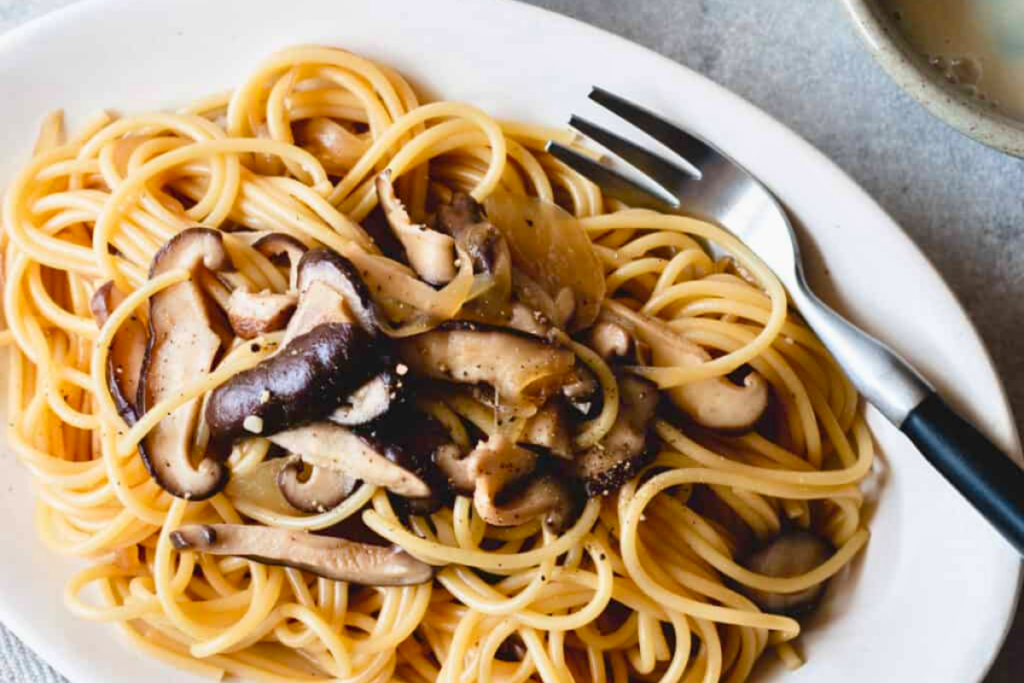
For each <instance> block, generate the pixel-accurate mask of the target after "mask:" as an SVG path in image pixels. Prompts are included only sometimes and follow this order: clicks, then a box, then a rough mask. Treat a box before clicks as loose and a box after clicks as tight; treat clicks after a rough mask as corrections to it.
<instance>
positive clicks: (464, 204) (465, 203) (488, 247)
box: [437, 192, 511, 273]
mask: <svg viewBox="0 0 1024 683" xmlns="http://www.w3.org/2000/svg"><path fill="white" fill-rule="evenodd" d="M437 222H438V224H439V226H440V227H441V229H442V230H444V231H445V232H447V233H448V234H450V235H451V236H452V237H454V238H455V241H456V242H457V243H458V244H459V245H460V246H461V247H462V248H463V249H465V250H466V253H468V254H469V256H470V258H472V259H473V270H475V271H476V272H478V273H493V272H495V271H496V270H498V269H499V268H501V267H503V265H502V264H503V262H506V263H505V266H507V267H509V268H510V267H511V257H510V256H509V253H508V245H506V244H505V240H504V238H503V237H502V235H501V232H500V231H499V230H498V229H497V228H496V227H494V226H493V225H492V224H491V223H490V222H489V221H488V220H487V218H486V216H484V209H483V206H481V205H480V203H479V202H477V201H476V200H475V199H473V197H471V196H470V195H468V194H465V193H463V192H457V193H455V195H454V196H453V197H452V201H451V203H450V204H444V205H442V206H440V207H438V211H437Z"/></svg>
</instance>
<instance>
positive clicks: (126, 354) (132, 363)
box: [89, 282, 149, 425]
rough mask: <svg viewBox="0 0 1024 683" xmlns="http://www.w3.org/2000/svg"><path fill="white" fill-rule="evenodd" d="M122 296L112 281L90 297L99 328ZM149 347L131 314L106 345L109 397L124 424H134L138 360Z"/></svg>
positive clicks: (138, 320) (145, 334) (142, 327)
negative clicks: (108, 346) (112, 400)
mask: <svg viewBox="0 0 1024 683" xmlns="http://www.w3.org/2000/svg"><path fill="white" fill-rule="evenodd" d="M122 301H124V295H123V294H121V292H120V291H119V290H118V289H117V288H116V287H114V283H113V282H106V283H104V284H103V285H101V286H100V288H99V289H97V290H96V292H95V293H94V294H93V295H92V299H91V300H90V301H89V308H90V309H91V310H92V315H93V317H94V318H95V319H96V324H97V325H99V326H100V327H103V326H104V325H105V324H106V323H107V318H109V317H110V314H111V313H113V312H114V309H115V308H117V307H118V306H119V305H120V304H121V302H122ZM148 344H149V332H148V331H147V330H146V324H145V322H143V320H142V318H141V317H140V315H139V313H138V312H135V313H132V314H131V315H130V316H128V319H127V320H125V321H124V323H122V324H121V327H120V328H118V330H117V333H116V334H114V338H113V340H112V341H111V344H110V354H109V356H108V357H107V384H108V385H110V395H111V397H112V398H113V399H114V405H115V406H116V407H117V412H118V414H119V415H120V416H121V417H122V418H124V421H125V422H127V423H128V424H130V425H131V424H135V421H136V420H137V419H138V411H137V408H136V406H135V399H136V397H137V396H138V394H139V380H140V379H141V377H142V361H143V360H144V359H145V356H146V347H147V345H148Z"/></svg>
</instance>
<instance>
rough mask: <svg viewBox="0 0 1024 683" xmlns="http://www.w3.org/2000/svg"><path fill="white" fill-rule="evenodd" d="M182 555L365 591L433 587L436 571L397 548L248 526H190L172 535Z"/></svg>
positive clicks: (172, 542) (172, 539)
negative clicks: (281, 570) (289, 571)
mask: <svg viewBox="0 0 1024 683" xmlns="http://www.w3.org/2000/svg"><path fill="white" fill-rule="evenodd" d="M170 541H171V544H172V545H173V546H174V547H175V548H177V549H178V550H191V551H195V552H202V553H207V554H210V555H234V556H237V557H244V558H246V559H249V560H253V561H254V562H260V563H263V564H274V565H282V566H285V567H294V568H295V569H301V570H303V571H308V572H310V573H312V574H316V575H317V576H322V577H324V578H327V579H333V580H335V581H347V582H349V583H357V584H362V585H365V586H411V585H415V584H420V583H426V582H428V581H430V580H431V579H432V578H433V576H434V570H433V568H432V567H431V566H430V565H428V564H426V563H425V562H421V561H420V560H417V559H416V558H415V557H413V556H412V555H410V554H409V553H407V552H405V551H404V550H402V549H401V548H399V547H398V546H388V547H381V546H378V545H370V544H366V543H354V542H352V541H346V540H344V539H341V538H332V537H329V536H317V535H313V534H308V533H304V532H301V531H290V530H288V529H276V528H273V527H267V526H256V525H246V524H189V525H186V526H183V527H181V528H180V529H178V530H177V531H172V532H171V534H170Z"/></svg>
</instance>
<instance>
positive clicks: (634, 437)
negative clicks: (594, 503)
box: [576, 375, 658, 496]
mask: <svg viewBox="0 0 1024 683" xmlns="http://www.w3.org/2000/svg"><path fill="white" fill-rule="evenodd" d="M657 407H658V387H657V386H656V385H654V384H653V383H651V382H648V381H647V380H645V379H641V378H639V377H636V376H633V375H621V376H619V416H618V418H616V420H615V424H614V425H612V428H611V430H609V432H608V434H606V435H605V437H604V438H603V439H601V442H600V443H598V444H597V445H596V446H594V447H593V448H590V449H588V450H587V451H585V452H583V453H581V454H579V455H577V457H576V473H577V476H579V478H580V479H582V480H583V485H584V488H586V491H587V494H588V495H591V496H598V495H602V494H606V493H610V492H612V491H614V490H616V489H617V488H619V487H620V486H622V484H624V483H625V482H626V481H628V480H629V479H630V478H631V477H633V475H635V474H636V473H637V472H638V471H639V469H640V468H641V467H642V466H643V464H644V463H645V462H646V461H647V459H648V456H649V454H650V453H649V449H648V445H647V441H648V432H649V430H650V425H651V421H652V420H653V419H654V412H655V409H656V408H657Z"/></svg>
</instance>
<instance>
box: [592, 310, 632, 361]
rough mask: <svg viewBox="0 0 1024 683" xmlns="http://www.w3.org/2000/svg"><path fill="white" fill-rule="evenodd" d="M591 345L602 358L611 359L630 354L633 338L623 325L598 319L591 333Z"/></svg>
mask: <svg viewBox="0 0 1024 683" xmlns="http://www.w3.org/2000/svg"><path fill="white" fill-rule="evenodd" d="M589 342H590V343H589V346H590V348H592V349H594V351H596V352H597V354H598V355H599V356H601V358H604V359H605V360H611V359H613V358H624V357H626V356H628V355H629V351H630V349H631V348H632V346H633V339H632V337H630V335H629V332H628V331H627V330H626V328H624V327H623V326H622V325H619V324H618V323H615V322H612V321H610V320H598V322H597V324H595V325H594V326H593V327H592V328H590V333H589Z"/></svg>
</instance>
